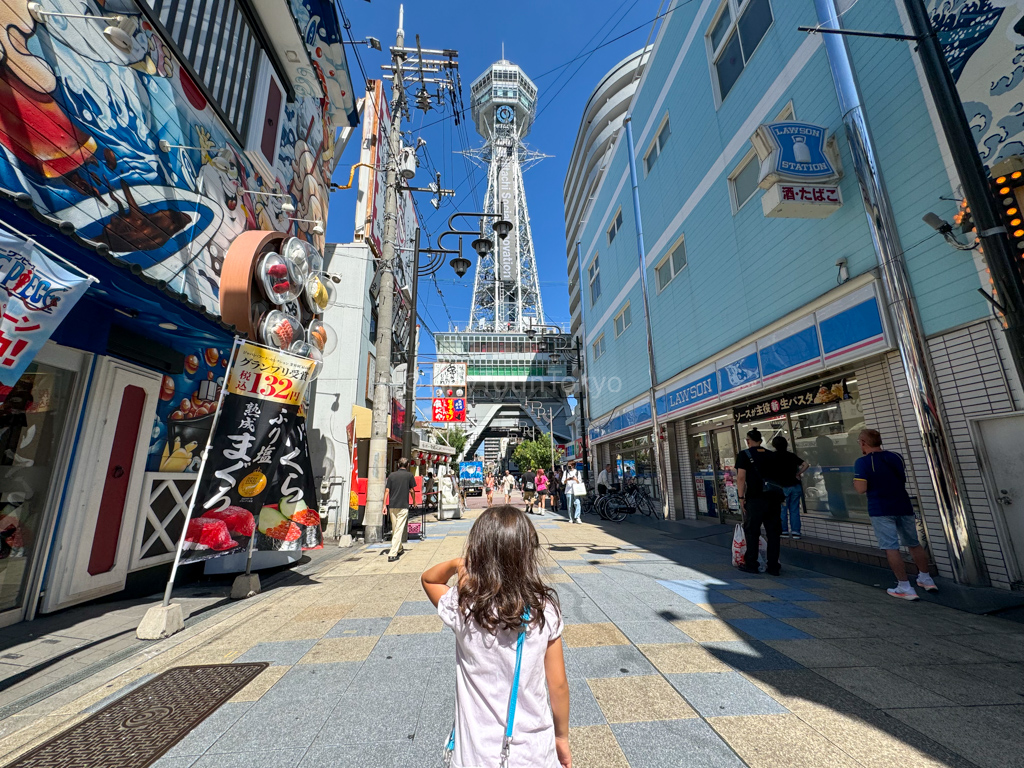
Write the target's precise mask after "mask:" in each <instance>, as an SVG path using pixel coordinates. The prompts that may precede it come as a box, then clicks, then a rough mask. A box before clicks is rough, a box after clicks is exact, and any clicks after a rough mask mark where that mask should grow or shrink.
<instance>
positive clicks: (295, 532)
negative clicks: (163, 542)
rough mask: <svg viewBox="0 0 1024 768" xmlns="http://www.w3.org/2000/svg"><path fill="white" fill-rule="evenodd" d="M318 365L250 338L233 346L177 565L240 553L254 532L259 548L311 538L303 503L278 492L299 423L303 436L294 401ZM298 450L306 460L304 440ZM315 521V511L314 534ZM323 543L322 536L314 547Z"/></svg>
mask: <svg viewBox="0 0 1024 768" xmlns="http://www.w3.org/2000/svg"><path fill="white" fill-rule="evenodd" d="M316 366H317V363H316V362H315V361H314V360H311V359H310V358H306V357H298V356H296V355H293V354H289V353H287V352H284V351H283V350H275V349H268V348H267V347H263V346H259V345H257V344H254V343H252V342H243V343H241V344H240V345H239V346H238V347H237V353H236V355H235V359H234V363H233V364H232V365H231V369H230V372H229V374H228V379H227V385H226V386H225V388H224V390H223V394H222V396H223V403H222V404H221V406H220V409H219V412H218V417H217V422H216V424H215V426H214V428H213V432H212V434H211V436H210V443H209V447H208V449H207V452H206V458H205V460H204V462H203V465H202V467H201V468H200V476H199V478H198V479H197V481H196V491H195V494H194V498H193V505H192V514H191V516H190V519H189V521H188V523H187V528H186V531H185V536H184V540H183V543H182V552H181V560H180V562H182V563H189V562H197V561H200V560H209V559H211V558H214V557H219V556H221V555H227V554H231V553H234V552H239V551H245V550H247V549H248V548H249V546H250V541H251V539H252V537H253V536H255V537H256V541H255V542H254V543H255V545H256V548H257V549H260V550H263V549H281V548H282V545H284V546H289V547H290V546H292V544H291V542H294V546H295V548H299V547H301V546H302V545H303V544H304V543H305V541H304V539H305V540H308V539H310V538H311V537H310V536H308V535H307V536H305V537H304V536H303V529H304V528H305V527H307V526H308V525H309V515H308V514H307V513H308V509H307V507H306V506H304V504H303V503H302V499H301V498H300V499H294V500H292V495H293V494H286V493H285V492H284V491H283V489H284V487H285V486H286V485H288V483H287V481H286V480H285V478H288V477H289V476H290V475H289V473H290V471H291V465H292V464H294V461H295V456H292V454H293V453H295V450H296V445H295V443H296V438H295V437H293V436H294V435H295V433H296V429H297V428H296V424H297V423H301V424H302V426H303V429H302V430H301V431H302V434H303V435H304V421H305V419H304V417H303V416H301V415H300V414H299V406H300V404H301V403H302V400H303V397H304V396H305V391H306V386H307V384H308V383H309V381H310V380H311V379H312V378H313V376H314V373H315V369H316ZM301 448H302V450H303V451H304V452H305V454H306V461H307V463H308V461H309V459H308V448H306V443H305V440H304V439H303V440H302V443H301ZM286 459H287V461H286ZM288 487H289V488H290V486H288ZM314 512H315V510H314ZM319 523H320V519H319V515H317V518H316V527H317V530H318V531H319ZM321 544H322V538H321V539H320V542H319V543H318V544H316V545H315V546H319V545H321Z"/></svg>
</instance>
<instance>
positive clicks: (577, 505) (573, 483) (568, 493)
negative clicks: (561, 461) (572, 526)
mask: <svg viewBox="0 0 1024 768" xmlns="http://www.w3.org/2000/svg"><path fill="white" fill-rule="evenodd" d="M586 495H587V486H586V485H585V484H584V482H583V478H581V477H580V471H579V470H578V469H576V468H575V467H573V468H572V469H570V470H568V471H567V472H566V473H565V502H566V504H568V506H569V522H570V523H582V522H583V521H582V520H581V519H580V518H581V517H582V515H583V506H582V502H581V501H580V499H581V498H583V497H584V496H586Z"/></svg>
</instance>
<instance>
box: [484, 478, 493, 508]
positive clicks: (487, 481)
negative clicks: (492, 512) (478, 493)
mask: <svg viewBox="0 0 1024 768" xmlns="http://www.w3.org/2000/svg"><path fill="white" fill-rule="evenodd" d="M484 490H486V491H487V506H488V507H489V506H491V505H492V504H494V475H492V474H491V473H490V472H488V473H487V477H485V478H484Z"/></svg>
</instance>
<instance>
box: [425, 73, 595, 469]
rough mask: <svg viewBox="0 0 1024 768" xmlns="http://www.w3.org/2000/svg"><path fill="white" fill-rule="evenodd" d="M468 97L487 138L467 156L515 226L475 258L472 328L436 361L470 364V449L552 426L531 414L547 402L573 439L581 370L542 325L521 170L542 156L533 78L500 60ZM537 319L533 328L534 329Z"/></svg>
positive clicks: (440, 347) (491, 206) (561, 433)
mask: <svg viewBox="0 0 1024 768" xmlns="http://www.w3.org/2000/svg"><path fill="white" fill-rule="evenodd" d="M470 105H471V109H472V117H473V124H474V126H475V127H476V130H477V133H479V134H480V135H481V136H482V137H483V139H484V143H483V146H481V147H479V148H477V149H474V150H469V151H467V152H466V153H465V154H466V155H468V156H469V157H470V158H471V159H473V160H474V161H475V162H476V163H477V164H479V165H480V166H482V167H483V168H485V169H486V171H487V192H486V194H485V195H484V208H483V210H484V211H485V212H487V213H492V212H493V213H498V212H501V211H502V210H503V211H504V218H506V219H508V220H509V221H511V222H512V231H511V232H510V233H509V235H508V237H506V238H505V239H504V240H499V239H497V238H495V251H494V252H493V253H491V254H488V255H487V256H485V257H483V258H481V259H479V261H478V262H477V268H476V274H475V277H474V282H473V302H472V306H471V309H470V318H469V324H468V326H467V328H466V329H465V330H464V331H456V332H453V333H439V334H435V342H436V346H437V357H438V360H439V361H440V362H465V363H467V364H468V378H467V385H468V387H467V389H468V391H467V396H468V397H467V406H468V409H467V416H468V419H467V421H468V425H467V426H468V428H469V439H468V440H467V443H466V451H465V456H467V457H468V456H472V455H473V454H474V453H475V452H476V451H477V449H478V448H479V447H480V445H481V444H482V442H483V441H484V440H485V439H486V438H489V437H491V438H494V437H497V438H501V437H508V438H510V439H511V441H512V442H516V441H518V439H520V438H522V437H523V436H527V435H528V434H530V433H532V432H533V430H534V428H538V429H540V430H542V431H544V432H547V431H548V429H549V425H548V423H547V421H541V420H540V419H538V418H537V416H536V415H535V414H536V412H537V411H538V410H540V409H541V408H542V409H543V410H545V411H546V410H547V409H548V408H549V407H550V408H552V410H553V411H554V412H555V414H556V415H555V418H554V429H553V432H554V437H555V442H556V443H565V442H568V441H569V439H570V434H569V430H568V429H567V427H566V420H567V418H568V417H569V415H570V414H569V406H568V401H567V400H566V391H567V390H568V389H569V388H570V386H571V383H572V381H574V380H575V375H576V374H577V373H578V372H577V371H575V370H573V363H572V362H571V361H567V360H565V359H564V358H565V355H564V354H563V353H562V352H561V350H564V349H567V348H568V347H569V345H570V341H571V340H570V339H569V337H568V336H567V335H565V334H561V333H557V332H554V331H553V329H551V328H548V327H541V326H544V309H543V304H542V302H541V295H540V282H539V280H538V277H537V260H536V253H535V251H534V244H533V233H532V232H531V229H530V214H529V210H528V208H527V205H526V191H525V188H524V186H523V171H524V170H526V169H528V168H529V167H530V166H532V165H533V164H535V163H537V162H539V161H540V160H541V159H542V158H543V157H544V155H542V154H540V153H539V152H534V151H533V150H531V149H529V148H528V147H527V146H526V145H525V144H524V143H523V138H524V137H525V136H526V135H527V134H528V133H529V132H530V128H531V127H532V126H533V121H534V118H535V117H536V115H537V86H535V85H534V84H533V81H532V80H530V78H529V77H527V76H526V73H525V72H523V70H522V69H521V68H520V67H519V66H517V65H516V64H513V63H512V62H510V61H506V60H504V59H502V60H501V61H498V62H495V63H494V64H492V65H491V66H490V67H488V68H487V70H486V71H485V72H484V73H483V74H482V75H480V77H478V78H477V79H476V80H474V81H473V83H472V85H471V86H470ZM531 326H533V327H535V328H536V332H535V333H534V332H533V331H531V333H529V334H528V333H527V330H528V329H531ZM531 404H532V405H531Z"/></svg>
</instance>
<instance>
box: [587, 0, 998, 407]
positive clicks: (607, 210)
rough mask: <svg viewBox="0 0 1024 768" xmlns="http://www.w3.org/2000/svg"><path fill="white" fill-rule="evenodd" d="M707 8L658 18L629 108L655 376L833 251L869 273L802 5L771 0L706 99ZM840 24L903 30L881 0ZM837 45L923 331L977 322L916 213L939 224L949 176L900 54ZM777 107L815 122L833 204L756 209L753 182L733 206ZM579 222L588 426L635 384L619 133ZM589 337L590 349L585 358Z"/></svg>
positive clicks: (828, 259)
mask: <svg viewBox="0 0 1024 768" xmlns="http://www.w3.org/2000/svg"><path fill="white" fill-rule="evenodd" d="M718 7H719V4H718V3H717V2H714V0H707V1H706V2H693V3H688V4H685V5H683V6H680V7H679V8H678V9H677V10H675V11H673V12H672V14H671V16H670V17H669V18H668V19H667V20H666V23H665V26H664V28H663V29H662V30H661V32H660V33H659V39H658V42H657V45H656V48H655V50H654V53H653V55H652V58H651V61H650V64H649V66H648V69H647V71H646V72H645V75H644V79H643V81H642V82H641V86H640V89H639V92H638V94H637V97H636V100H635V103H634V108H633V112H632V114H633V134H634V138H635V140H636V153H637V167H638V173H639V176H640V182H639V188H640V205H641V213H642V217H643V227H644V240H645V244H646V248H647V271H648V281H649V285H650V295H651V316H652V326H653V331H654V338H655V352H656V358H657V364H658V370H657V377H658V380H659V381H660V382H664V381H665V380H667V379H669V378H671V377H672V376H674V375H675V374H677V373H679V372H681V371H683V370H686V369H688V368H691V367H692V366H695V365H697V364H699V363H700V362H701V361H704V360H707V359H708V358H709V357H711V356H713V355H715V354H716V353H718V352H720V351H721V350H723V349H725V348H726V347H728V346H729V345H731V344H733V343H735V342H737V341H739V340H740V339H742V338H744V337H746V336H748V335H749V334H751V333H754V332H755V331H757V330H758V329H761V328H764V327H765V326H767V325H769V324H770V323H772V322H774V321H776V320H778V319H779V318H781V317H783V316H785V315H786V314H787V313H790V312H792V311H794V310H797V309H799V308H800V307H802V306H804V305H806V304H807V303H808V302H810V301H812V300H814V299H815V298H817V297H819V296H821V295H822V294H824V293H826V292H827V291H829V290H830V289H832V288H835V286H836V278H837V268H836V266H835V262H836V259H838V258H840V257H845V258H846V259H847V260H848V265H849V271H850V275H851V276H852V277H854V276H856V275H859V274H862V273H864V272H867V271H870V270H872V269H874V268H875V266H876V257H875V252H874V250H873V247H872V244H871V239H870V235H869V231H868V227H867V224H866V220H865V215H864V209H863V206H862V204H861V201H860V196H859V192H858V187H857V181H856V178H855V176H854V174H853V169H852V163H851V157H850V152H849V146H848V143H847V140H846V136H845V134H844V131H843V126H842V116H841V115H840V114H839V110H838V105H837V103H836V96H835V90H834V87H833V84H832V78H831V75H830V72H829V68H828V61H827V58H826V55H825V50H824V46H823V45H822V42H821V40H820V38H819V37H817V36H811V35H807V34H805V33H803V32H798V31H797V27H798V26H800V25H814V24H815V23H816V18H815V14H814V7H813V2H812V0H786V1H785V2H783V0H773V1H772V12H773V15H774V22H773V24H772V26H771V28H770V29H769V30H768V31H767V33H766V34H765V36H764V38H763V39H762V41H761V43H760V45H759V46H758V47H757V49H756V50H755V51H754V53H753V55H752V56H751V57H750V58H749V61H748V64H747V66H746V69H745V70H744V71H743V73H742V74H741V75H740V77H739V79H738V81H737V82H736V84H735V86H734V87H733V89H732V91H731V92H730V93H729V94H728V95H727V97H726V98H725V100H724V102H723V103H722V104H721V105H720V106H719V107H717V108H716V101H715V95H714V89H713V85H712V80H711V74H710V65H709V58H708V53H707V50H706V45H705V35H706V33H707V32H708V29H709V26H710V24H711V22H712V20H713V18H714V16H715V14H716V12H717V10H718ZM845 21H846V24H847V26H848V27H849V28H863V29H887V30H900V29H903V28H904V24H903V20H902V19H901V18H900V15H899V13H898V10H897V4H896V3H894V2H892V0H878V2H874V3H870V4H868V3H864V4H857V5H855V6H854V7H853V8H852V10H851V11H850V12H849V13H848V14H847V15H846V17H845ZM850 46H851V51H852V55H853V59H854V63H855V65H856V66H857V69H858V75H859V79H860V84H861V89H862V91H863V94H864V99H865V108H866V112H867V115H868V119H869V120H870V123H871V128H872V131H873V133H874V137H875V140H876V143H877V146H878V150H879V158H880V161H881V166H882V171H883V173H884V175H885V179H886V182H887V185H888V189H889V194H890V198H891V200H892V203H893V207H894V210H895V213H896V219H897V225H898V227H899V231H900V236H901V238H902V242H903V246H904V249H905V251H906V258H907V264H908V267H909V270H910V277H911V283H912V286H913V290H914V293H915V296H916V298H917V302H918V307H919V310H920V313H921V316H922V319H923V322H924V328H925V331H926V333H927V334H929V335H933V334H937V333H940V332H942V331H945V330H947V329H949V328H953V327H956V326H959V325H962V324H964V323H966V322H969V321H972V320H976V319H978V318H981V317H984V316H986V315H987V314H988V308H987V306H986V305H985V302H984V300H983V299H982V297H981V296H980V294H978V292H977V289H978V288H979V287H980V286H981V282H980V280H979V275H978V270H977V268H976V266H975V264H974V261H973V260H972V257H971V255H970V254H969V253H962V252H957V251H954V250H953V249H951V248H949V247H948V246H947V245H946V244H945V243H944V242H943V241H942V239H941V238H940V237H938V236H937V235H936V234H935V233H934V231H933V230H932V229H931V228H929V227H928V226H927V225H925V224H924V223H923V222H922V221H921V217H922V216H923V215H924V214H925V213H927V212H929V211H934V212H936V213H938V214H939V215H940V216H942V217H943V218H947V219H951V218H952V215H953V213H954V212H955V210H956V207H955V206H956V204H955V203H954V202H951V201H949V200H948V198H950V197H951V196H952V190H953V184H952V182H951V178H952V174H951V171H949V169H948V166H947V163H946V162H944V160H943V156H942V152H941V148H940V145H939V140H938V138H937V134H936V125H937V123H935V122H934V121H933V119H932V116H931V115H930V114H929V109H928V105H927V103H926V101H925V97H924V93H923V91H922V82H921V80H920V79H919V75H918V72H917V70H916V69H915V62H914V59H913V56H912V52H911V50H910V47H909V45H908V44H907V43H903V42H893V41H884V40H867V39H858V38H855V39H852V40H851V41H850ZM679 57H681V60H679ZM666 83H668V86H667V87H666ZM788 105H791V106H792V109H793V110H794V112H795V118H796V119H797V120H800V121H805V122H811V123H817V124H820V125H824V126H826V127H828V129H829V132H830V133H832V134H834V135H835V136H836V137H837V139H838V146H839V150H840V157H841V161H842V165H843V170H844V177H843V179H842V181H841V183H840V187H841V189H842V194H843V199H844V204H843V206H842V208H841V209H840V210H839V211H838V212H836V213H835V214H833V215H832V216H831V217H829V218H827V219H820V220H814V219H781V218H777V219H773V218H766V217H765V216H764V214H763V212H762V208H761V201H760V197H761V194H762V193H761V192H760V191H758V192H757V193H755V195H754V197H753V198H751V199H750V200H749V201H748V202H747V203H746V204H745V205H743V207H742V208H741V209H740V210H739V211H737V212H735V213H734V211H733V204H732V203H731V201H730V191H729V181H728V178H729V175H730V173H732V172H733V171H734V170H735V169H736V168H737V167H738V166H739V165H740V164H741V163H742V162H743V160H744V159H745V158H746V157H747V154H748V152H750V150H751V149H752V146H751V144H750V142H749V138H750V135H751V134H752V133H753V132H754V130H755V129H756V127H757V125H758V124H760V123H766V122H771V121H773V120H775V119H776V118H777V117H778V116H779V115H780V113H782V112H783V110H784V109H786V108H787V106H788ZM666 115H667V116H668V119H669V121H670V126H671V136H670V138H669V140H668V142H667V144H666V145H665V148H664V150H663V152H662V154H661V155H660V156H659V157H658V159H657V161H656V162H655V163H654V165H653V167H652V168H651V170H650V173H645V168H644V162H643V158H644V156H645V154H646V152H647V150H648V148H649V146H650V143H651V141H652V140H653V139H654V138H655V136H656V134H657V132H658V129H659V127H660V125H661V124H662V120H663V119H664V117H665V116H666ZM942 197H945V198H947V200H942V199H941V198H942ZM620 206H621V210H622V227H621V229H620V230H619V231H618V233H617V235H616V237H615V239H614V241H613V242H611V243H609V241H608V237H607V229H608V227H609V226H610V224H611V223H612V221H614V218H615V215H616V212H617V211H618V209H619V207H620ZM587 219H588V220H587V222H586V225H585V227H584V228H583V235H582V237H581V243H582V253H583V265H584V284H583V286H582V287H583V291H582V294H583V297H584V299H583V300H584V301H586V302H587V304H586V319H587V327H586V341H587V353H588V362H589V382H590V414H591V418H593V419H599V418H600V417H601V416H602V415H604V414H607V413H608V412H610V411H611V410H612V409H614V408H615V407H616V406H618V405H621V404H623V403H625V402H627V401H629V400H631V399H633V398H636V397H637V396H640V395H642V394H643V393H644V392H645V391H646V389H647V387H648V385H649V377H648V365H647V348H646V338H645V333H644V322H643V309H642V298H641V293H640V283H639V281H638V279H637V278H638V274H639V273H638V260H637V247H636V228H635V221H634V217H633V205H632V198H631V189H630V182H629V178H628V167H627V157H626V142H625V135H624V132H623V133H622V135H620V138H619V140H618V143H617V146H616V148H615V150H614V154H613V159H612V160H611V162H610V163H609V166H608V169H607V171H606V174H605V178H604V181H603V183H602V185H601V188H600V191H599V193H598V195H597V196H596V199H595V200H594V202H593V204H592V207H591V208H590V210H589V213H588V215H587ZM680 237H683V238H685V245H686V252H687V266H686V267H685V269H683V270H682V272H681V273H679V274H678V275H677V276H676V277H675V278H674V279H673V280H672V281H671V282H670V283H669V284H668V285H667V286H666V287H665V288H664V289H663V290H661V291H659V290H658V285H657V281H656V279H655V273H654V267H655V265H657V264H658V263H659V262H660V261H661V259H662V258H663V257H664V256H665V254H667V253H668V252H669V250H670V249H671V248H672V247H673V246H674V245H675V244H676V243H677V241H678V239H679V238H680ZM595 254H597V255H598V258H599V263H600V280H601V288H602V291H601V295H600V296H599V297H598V300H597V301H596V302H594V303H593V304H592V303H591V301H590V291H589V287H588V285H587V277H586V270H587V267H588V266H589V265H590V264H591V263H592V261H593V259H594V256H595ZM626 302H629V304H630V314H631V316H632V324H631V325H630V327H628V328H626V329H625V331H624V332H623V333H622V334H621V335H620V336H619V337H616V335H615V327H614V317H615V316H616V314H618V313H619V312H620V311H621V309H622V307H623V306H625V304H626ZM602 333H603V334H604V347H605V352H604V354H603V355H602V356H601V357H600V359H597V360H594V348H593V344H594V342H595V340H596V339H597V338H598V337H599V336H600V335H601V334H602Z"/></svg>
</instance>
